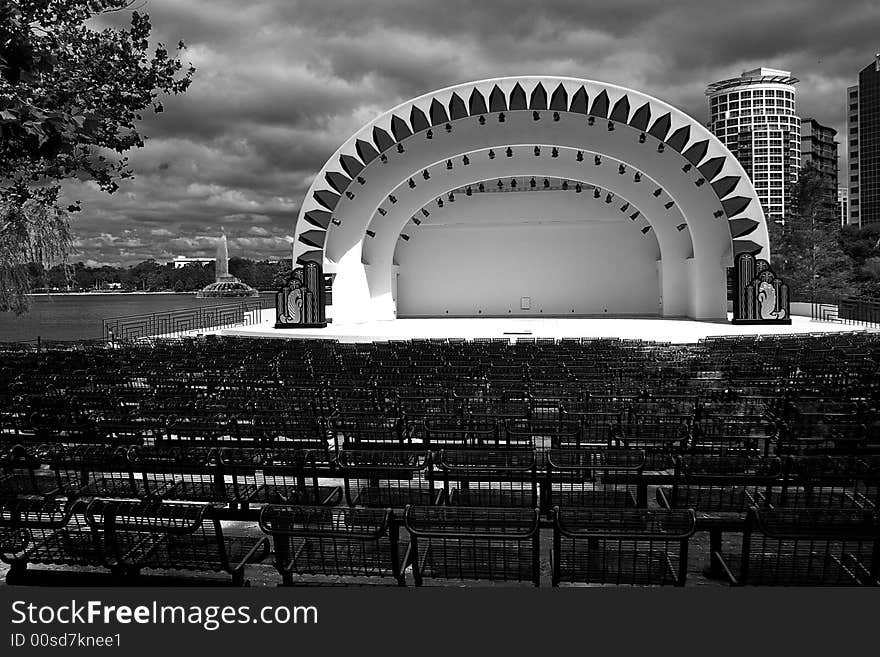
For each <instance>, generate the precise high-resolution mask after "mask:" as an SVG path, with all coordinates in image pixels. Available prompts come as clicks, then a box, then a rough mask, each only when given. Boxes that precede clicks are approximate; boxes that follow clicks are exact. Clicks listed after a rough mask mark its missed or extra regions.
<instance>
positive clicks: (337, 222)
mask: <svg viewBox="0 0 880 657" xmlns="http://www.w3.org/2000/svg"><path fill="white" fill-rule="evenodd" d="M330 223H331V224H333V225H334V226H341V225H342V222H341V221H339V219H336V218H333V219H331V220H330Z"/></svg>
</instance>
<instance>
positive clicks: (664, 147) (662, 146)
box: [657, 141, 666, 153]
mask: <svg viewBox="0 0 880 657" xmlns="http://www.w3.org/2000/svg"><path fill="white" fill-rule="evenodd" d="M664 150H666V146H664V145H663V142H662V141H661V142H660V143H659V144H657V152H658V153H662V152H663V151H664Z"/></svg>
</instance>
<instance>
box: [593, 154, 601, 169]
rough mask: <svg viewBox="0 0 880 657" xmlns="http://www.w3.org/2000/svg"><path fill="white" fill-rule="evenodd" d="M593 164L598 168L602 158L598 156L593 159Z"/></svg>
mask: <svg viewBox="0 0 880 657" xmlns="http://www.w3.org/2000/svg"><path fill="white" fill-rule="evenodd" d="M593 164H595V165H596V166H599V165H600V164H602V157H601V156H600V155H597V156H596V157H594V158H593Z"/></svg>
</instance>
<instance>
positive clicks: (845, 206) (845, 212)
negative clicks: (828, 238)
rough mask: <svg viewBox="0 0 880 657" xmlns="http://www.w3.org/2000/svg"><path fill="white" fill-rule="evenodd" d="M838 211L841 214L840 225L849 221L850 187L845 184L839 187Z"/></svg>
mask: <svg viewBox="0 0 880 657" xmlns="http://www.w3.org/2000/svg"><path fill="white" fill-rule="evenodd" d="M837 212H838V214H839V215H840V225H841V226H846V225H847V224H848V223H849V188H848V187H844V186H843V185H841V186H839V187H838V188H837Z"/></svg>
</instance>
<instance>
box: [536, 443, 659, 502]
mask: <svg viewBox="0 0 880 657" xmlns="http://www.w3.org/2000/svg"><path fill="white" fill-rule="evenodd" d="M644 467H645V453H644V452H643V451H642V450H638V449H627V450H615V449H551V450H549V451H548V452H547V469H546V478H545V481H544V486H543V487H542V496H543V500H542V501H543V504H542V508H543V509H545V510H546V511H548V512H549V511H550V510H551V509H552V508H553V507H554V506H560V507H563V508H565V507H572V506H574V507H581V506H588V507H596V508H603V507H604V508H635V507H644V506H646V504H647V487H646V486H645V485H644V484H642V482H641V475H642V470H643V469H644Z"/></svg>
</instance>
